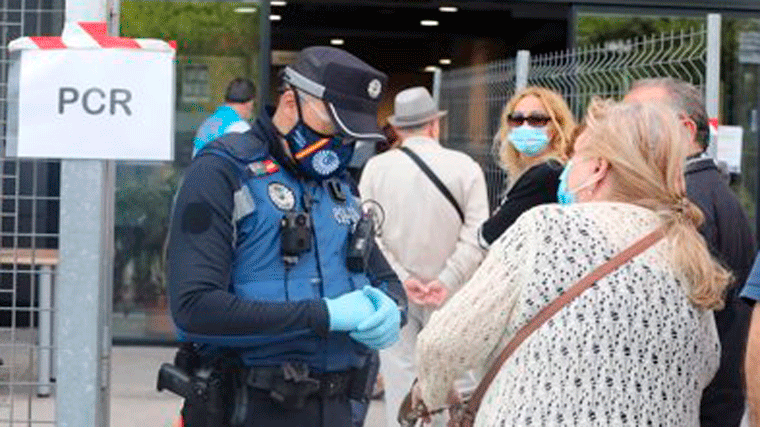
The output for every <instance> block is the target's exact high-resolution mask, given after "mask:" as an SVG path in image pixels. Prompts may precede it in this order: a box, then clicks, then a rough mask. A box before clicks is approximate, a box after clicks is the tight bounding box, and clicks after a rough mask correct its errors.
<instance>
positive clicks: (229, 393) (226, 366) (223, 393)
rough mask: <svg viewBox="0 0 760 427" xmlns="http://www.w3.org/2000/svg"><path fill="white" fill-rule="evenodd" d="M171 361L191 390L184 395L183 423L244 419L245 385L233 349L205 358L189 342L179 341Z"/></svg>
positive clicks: (223, 425) (208, 425)
mask: <svg viewBox="0 0 760 427" xmlns="http://www.w3.org/2000/svg"><path fill="white" fill-rule="evenodd" d="M175 365H176V366H177V367H181V368H182V370H183V371H185V372H187V373H188V377H189V378H190V379H191V382H192V387H191V389H192V390H193V392H192V393H191V394H189V395H186V396H183V397H185V406H184V407H183V410H182V417H183V421H184V425H185V427H236V426H242V425H243V423H244V422H245V417H246V412H247V409H248V388H247V387H246V385H245V383H244V381H243V376H242V375H243V368H242V365H241V363H240V359H239V357H238V356H237V355H235V354H234V353H223V354H220V355H217V356H215V357H213V358H211V359H210V360H207V361H205V362H202V361H201V358H200V357H199V356H198V355H197V353H194V349H193V348H192V347H191V346H185V345H183V347H182V348H180V351H179V352H178V353H177V356H176V357H175Z"/></svg>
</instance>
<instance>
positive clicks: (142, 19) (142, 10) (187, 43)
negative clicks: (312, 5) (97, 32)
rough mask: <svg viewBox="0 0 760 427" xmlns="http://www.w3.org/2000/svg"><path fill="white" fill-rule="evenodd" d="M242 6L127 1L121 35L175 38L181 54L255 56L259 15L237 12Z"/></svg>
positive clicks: (124, 4) (235, 4)
mask: <svg viewBox="0 0 760 427" xmlns="http://www.w3.org/2000/svg"><path fill="white" fill-rule="evenodd" d="M243 5H244V3H239V2H175V1H148V0H127V1H123V2H122V6H121V35H122V36H123V37H133V38H138V37H143V38H145V37H148V38H158V39H163V40H176V41H177V51H178V54H180V55H216V56H245V57H253V56H254V55H255V53H256V52H257V51H258V28H259V18H258V16H259V14H258V12H256V13H237V12H235V9H236V8H239V7H241V6H243Z"/></svg>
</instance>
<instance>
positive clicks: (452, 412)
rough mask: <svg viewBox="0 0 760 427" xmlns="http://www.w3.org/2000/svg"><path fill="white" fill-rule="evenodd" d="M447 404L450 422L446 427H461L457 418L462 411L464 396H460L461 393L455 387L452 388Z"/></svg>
mask: <svg viewBox="0 0 760 427" xmlns="http://www.w3.org/2000/svg"><path fill="white" fill-rule="evenodd" d="M446 404H447V405H449V422H448V423H447V424H446V427H459V423H458V421H459V420H457V418H456V417H457V415H458V412H459V411H460V408H459V405H461V404H462V395H461V394H459V391H457V389H456V388H455V387H451V390H449V397H448V398H446ZM455 405H456V406H455Z"/></svg>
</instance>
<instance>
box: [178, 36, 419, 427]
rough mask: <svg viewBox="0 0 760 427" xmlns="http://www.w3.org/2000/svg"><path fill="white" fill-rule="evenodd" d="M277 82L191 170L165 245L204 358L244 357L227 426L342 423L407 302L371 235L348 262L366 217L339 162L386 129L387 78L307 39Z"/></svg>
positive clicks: (188, 326)
mask: <svg viewBox="0 0 760 427" xmlns="http://www.w3.org/2000/svg"><path fill="white" fill-rule="evenodd" d="M282 79H283V92H282V93H281V95H280V97H279V100H278V103H277V106H276V108H275V109H272V108H267V109H266V110H265V112H263V113H262V114H261V115H260V116H259V117H258V118H257V120H256V121H255V122H254V124H253V126H252V128H251V130H249V131H248V132H245V133H242V134H237V133H231V134H227V135H225V136H223V137H221V138H219V139H217V140H215V141H213V142H211V143H210V144H208V145H207V146H206V147H204V148H203V149H201V150H200V151H199V152H198V154H197V156H196V157H195V159H194V160H193V162H192V163H191V165H190V166H189V167H188V169H187V172H186V175H185V178H184V182H183V184H182V186H181V188H180V190H179V192H178V194H177V198H176V201H175V206H174V210H173V214H172V222H171V227H170V232H169V241H168V247H167V264H168V281H169V296H170V304H171V312H172V316H173V319H174V322H175V324H176V327H177V330H178V334H179V336H180V339H181V340H183V341H186V342H192V343H195V344H194V347H193V348H195V349H197V351H198V353H199V355H200V360H201V361H208V360H211V359H212V358H217V357H219V355H220V354H224V355H230V354H231V355H233V356H234V357H235V358H238V359H239V360H240V362H241V365H242V368H241V369H237V370H233V372H234V375H233V377H234V378H233V379H234V381H233V382H234V383H235V384H236V385H235V386H234V387H233V388H234V390H233V391H232V392H227V393H225V394H224V399H223V400H224V405H225V408H224V409H225V411H226V412H227V415H226V416H227V417H228V419H227V420H226V421H225V422H224V424H223V425H233V426H234V425H242V426H328V425H329V426H338V427H339V426H349V425H351V407H350V403H349V400H350V399H352V398H356V397H357V396H356V390H357V389H362V388H371V387H364V385H363V382H367V383H371V382H372V381H373V380H374V378H362V375H361V373H362V371H363V368H365V367H366V366H367V360H368V358H369V355H370V354H371V353H372V352H373V351H376V350H378V349H381V348H385V347H388V346H389V345H391V344H392V343H393V342H394V341H396V340H397V339H398V333H399V328H400V324H401V322H402V318H403V314H404V312H405V309H406V297H405V295H404V291H403V289H402V287H401V285H400V283H399V281H398V279H397V277H396V275H395V273H394V272H393V270H392V269H391V268H390V267H389V265H388V264H387V262H386V261H385V259H384V258H383V256H382V255H381V253H380V251H379V250H377V249H376V248H375V247H374V245H370V248H371V250H370V251H369V252H368V255H367V256H366V257H365V258H364V259H363V263H362V262H360V263H358V268H357V262H353V263H349V262H347V253H348V252H349V250H348V248H349V246H350V242H351V239H352V236H353V235H354V234H353V233H356V232H357V231H356V229H357V228H360V227H356V224H357V222H359V220H360V218H362V215H361V209H360V206H359V203H358V198H357V197H356V193H355V191H354V190H353V189H352V185H350V184H349V178H348V174H347V173H346V172H345V166H346V165H347V163H348V161H349V159H350V157H351V154H352V151H353V145H354V142H355V141H356V140H359V139H361V140H379V139H381V138H382V137H383V136H382V134H381V132H380V131H379V130H378V128H377V122H376V114H377V105H378V102H379V100H380V98H381V95H382V92H383V89H384V85H385V82H386V79H387V78H386V76H385V75H384V74H383V73H381V72H379V71H377V70H375V69H374V68H372V67H371V66H369V65H368V64H366V63H364V62H362V61H361V60H359V59H358V58H356V57H354V56H353V55H351V54H349V53H347V52H345V51H343V50H340V49H336V48H331V47H310V48H307V49H304V50H303V51H301V52H300V53H299V55H298V57H297V60H296V62H295V63H294V64H293V65H291V66H288V67H286V68H285V69H284V72H283V74H282ZM361 228H363V227H361ZM370 241H372V239H370ZM354 261H355V260H354ZM362 270H363V271H362ZM225 357H228V356H225ZM201 364H202V363H201ZM364 376H365V377H366V375H364ZM357 384H358V385H359V386H358V387H357ZM241 401H242V403H243V405H241ZM198 402H199V401H197V400H196V401H190V400H189V399H188V400H186V401H185V406H184V407H183V410H182V415H183V418H184V421H185V425H186V426H188V427H195V426H205V425H207V424H205V421H204V419H205V417H207V416H208V414H209V410H208V409H207V408H204V407H203V405H201V404H200V403H198ZM233 407H234V408H233ZM241 407H242V408H243V409H242V410H241ZM212 411H213V408H212ZM229 417H232V419H231V420H230V419H229Z"/></svg>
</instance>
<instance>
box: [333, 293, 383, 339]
mask: <svg viewBox="0 0 760 427" xmlns="http://www.w3.org/2000/svg"><path fill="white" fill-rule="evenodd" d="M324 300H325V303H326V304H327V315H328V317H329V318H330V331H353V330H356V328H357V327H358V326H359V324H360V323H362V322H363V321H364V320H366V319H367V318H369V317H370V316H372V315H373V314H374V313H375V311H376V310H375V304H374V302H373V300H371V299H370V297H369V296H368V295H367V294H366V293H365V292H364V291H362V290H360V289H357V290H355V291H353V292H349V293H347V294H343V295H341V296H339V297H336V298H324Z"/></svg>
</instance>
